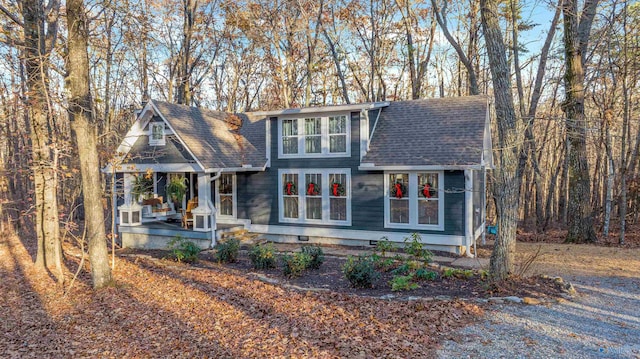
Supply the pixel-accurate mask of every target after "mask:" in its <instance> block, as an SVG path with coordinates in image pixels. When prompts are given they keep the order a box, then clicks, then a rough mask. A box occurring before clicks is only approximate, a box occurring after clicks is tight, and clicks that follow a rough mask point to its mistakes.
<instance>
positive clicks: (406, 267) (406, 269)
mask: <svg viewBox="0 0 640 359" xmlns="http://www.w3.org/2000/svg"><path fill="white" fill-rule="evenodd" d="M410 269H411V268H409V263H402V265H400V266H399V267H398V268H396V269H394V270H392V271H391V273H393V274H400V275H404V274H407V273H409V270H410Z"/></svg>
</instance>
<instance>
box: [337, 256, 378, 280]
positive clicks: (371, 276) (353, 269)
mask: <svg viewBox="0 0 640 359" xmlns="http://www.w3.org/2000/svg"><path fill="white" fill-rule="evenodd" d="M342 273H344V275H345V277H347V279H348V280H349V283H351V285H352V286H353V287H356V288H371V287H373V282H375V281H376V280H377V279H378V278H379V277H380V273H378V272H377V271H376V269H375V264H374V262H373V260H372V259H371V257H369V256H363V255H360V256H358V257H357V258H354V257H353V256H349V257H348V258H347V262H346V263H345V264H344V265H343V266H342Z"/></svg>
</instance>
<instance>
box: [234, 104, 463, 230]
mask: <svg viewBox="0 0 640 359" xmlns="http://www.w3.org/2000/svg"><path fill="white" fill-rule="evenodd" d="M269 121H271V139H272V141H271V142H272V143H271V167H270V168H268V169H267V170H266V171H265V172H251V173H238V174H237V189H238V197H237V198H238V218H245V219H250V220H251V222H252V223H253V224H270V225H281V226H299V227H304V226H310V227H317V226H318V225H304V224H286V223H280V222H279V220H278V169H281V168H295V169H299V168H300V169H304V168H350V169H351V186H352V189H351V190H352V191H351V193H352V199H351V216H352V225H351V226H334V225H327V226H323V227H335V228H345V229H356V230H370V231H389V232H412V231H411V230H403V229H388V228H384V174H383V172H370V171H366V172H365V171H359V170H358V165H359V164H360V124H359V122H360V115H359V113H357V112H354V113H351V157H350V158H344V157H342V158H314V159H278V124H277V118H275V117H274V118H271V119H269ZM444 182H445V190H446V192H447V193H446V194H445V196H444V201H445V204H444V207H445V213H444V218H445V230H444V231H424V230H421V231H420V232H421V233H433V234H451V235H464V222H463V220H464V172H462V171H446V172H445V173H444Z"/></svg>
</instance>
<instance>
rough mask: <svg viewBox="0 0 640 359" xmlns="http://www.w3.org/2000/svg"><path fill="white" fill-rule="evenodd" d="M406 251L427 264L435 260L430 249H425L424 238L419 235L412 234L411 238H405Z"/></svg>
mask: <svg viewBox="0 0 640 359" xmlns="http://www.w3.org/2000/svg"><path fill="white" fill-rule="evenodd" d="M404 251H405V252H407V253H409V254H410V255H412V256H413V257H414V258H416V259H421V260H423V261H425V262H431V260H432V259H433V253H431V251H430V250H428V249H424V246H423V244H422V237H420V235H419V234H418V233H411V235H410V236H409V237H405V238H404Z"/></svg>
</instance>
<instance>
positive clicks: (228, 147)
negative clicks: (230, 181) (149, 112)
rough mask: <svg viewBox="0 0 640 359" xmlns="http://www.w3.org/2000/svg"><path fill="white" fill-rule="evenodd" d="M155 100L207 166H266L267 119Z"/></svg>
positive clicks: (193, 151)
mask: <svg viewBox="0 0 640 359" xmlns="http://www.w3.org/2000/svg"><path fill="white" fill-rule="evenodd" d="M154 104H155V107H156V108H157V109H158V111H159V112H160V115H161V116H162V118H163V119H164V120H166V121H167V123H168V124H169V126H170V127H171V128H172V130H173V131H174V132H175V133H176V135H177V136H178V137H179V138H180V139H181V140H182V141H183V142H184V144H185V146H186V147H187V148H188V149H189V150H190V151H191V152H192V153H193V155H194V156H195V157H196V159H197V160H198V161H199V162H200V163H202V166H203V167H204V169H205V170H219V169H225V168H226V169H229V168H234V169H238V168H242V167H257V168H261V167H264V165H265V163H266V155H265V147H266V146H265V144H264V122H262V123H256V122H255V121H254V122H252V121H250V120H248V119H247V120H246V121H245V120H244V119H245V118H246V117H244V116H243V117H244V118H243V117H238V116H235V115H233V114H230V113H226V112H220V111H213V110H208V109H202V108H197V107H190V106H184V105H176V104H170V103H167V102H162V101H154ZM238 119H240V121H241V122H239V123H238V122H237V120H238ZM260 128H261V130H260ZM260 133H261V135H260ZM261 136H262V137H261Z"/></svg>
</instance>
